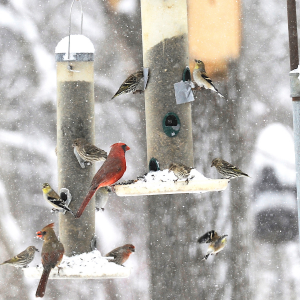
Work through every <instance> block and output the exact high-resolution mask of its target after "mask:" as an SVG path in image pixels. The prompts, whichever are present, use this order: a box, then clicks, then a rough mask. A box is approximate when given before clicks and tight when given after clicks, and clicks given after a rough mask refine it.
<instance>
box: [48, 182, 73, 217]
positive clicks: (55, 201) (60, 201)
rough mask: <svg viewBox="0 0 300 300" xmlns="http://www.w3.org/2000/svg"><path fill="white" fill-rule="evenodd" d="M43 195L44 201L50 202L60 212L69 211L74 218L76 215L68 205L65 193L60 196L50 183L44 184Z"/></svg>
mask: <svg viewBox="0 0 300 300" xmlns="http://www.w3.org/2000/svg"><path fill="white" fill-rule="evenodd" d="M43 195H44V199H45V200H46V201H48V202H49V203H50V204H51V205H52V206H54V208H55V209H56V210H58V211H61V210H66V211H69V212H70V213H71V214H72V215H73V216H74V213H73V212H72V211H71V209H70V208H69V207H68V206H67V205H66V200H67V195H66V194H65V193H61V195H60V196H58V194H57V193H56V192H55V191H54V190H53V189H52V187H51V186H50V184H49V183H44V184H43Z"/></svg>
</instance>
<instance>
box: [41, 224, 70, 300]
mask: <svg viewBox="0 0 300 300" xmlns="http://www.w3.org/2000/svg"><path fill="white" fill-rule="evenodd" d="M53 227H54V223H51V224H49V225H47V226H45V227H44V228H43V229H42V230H41V231H38V232H37V233H36V234H37V237H39V238H43V239H44V243H43V248H42V254H41V256H42V264H43V268H44V270H43V274H42V277H41V280H40V283H39V286H38V288H37V290H36V294H35V296H36V297H40V298H43V297H44V295H45V290H46V286H47V281H48V277H49V274H50V272H51V269H53V268H55V267H56V266H58V265H59V264H60V262H61V260H62V258H63V255H64V252H65V249H64V246H63V244H62V243H61V242H60V241H59V240H58V239H57V237H56V235H55V232H54V230H53Z"/></svg>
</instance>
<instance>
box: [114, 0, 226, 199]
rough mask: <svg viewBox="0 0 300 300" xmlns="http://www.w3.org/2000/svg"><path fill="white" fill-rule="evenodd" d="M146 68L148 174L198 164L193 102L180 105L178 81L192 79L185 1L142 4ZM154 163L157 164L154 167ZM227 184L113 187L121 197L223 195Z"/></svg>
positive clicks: (157, 0) (158, 0)
mask: <svg viewBox="0 0 300 300" xmlns="http://www.w3.org/2000/svg"><path fill="white" fill-rule="evenodd" d="M141 13H142V35H143V64H144V67H147V68H149V70H150V78H149V81H148V85H147V89H146V90H145V92H144V95H145V114H146V136H147V161H148V165H149V167H150V170H155V166H156V165H158V166H159V168H156V169H157V170H159V169H160V170H164V169H167V168H168V166H169V165H170V164H171V163H174V162H175V163H182V164H184V165H186V166H189V167H193V166H194V157H193V138H192V117H191V103H190V102H189V101H180V104H177V103H176V98H175V91H174V83H177V82H180V81H183V82H185V81H186V80H189V79H190V71H189V68H187V67H186V66H188V64H189V52H188V20H187V3H186V0H168V1H161V0H153V1H148V0H141ZM155 162H156V163H155ZM227 184H228V180H222V179H216V180H214V179H210V180H202V179H201V180H196V179H194V180H191V181H189V183H188V184H186V183H185V182H175V183H174V182H173V181H168V182H165V183H163V184H160V186H159V188H157V185H156V184H153V183H152V184H151V183H146V184H145V183H144V182H141V181H136V182H133V183H132V182H130V183H128V184H126V183H125V184H119V185H115V192H116V194H117V195H118V196H138V195H157V194H175V193H203V192H208V191H220V190H224V189H225V188H226V187H227Z"/></svg>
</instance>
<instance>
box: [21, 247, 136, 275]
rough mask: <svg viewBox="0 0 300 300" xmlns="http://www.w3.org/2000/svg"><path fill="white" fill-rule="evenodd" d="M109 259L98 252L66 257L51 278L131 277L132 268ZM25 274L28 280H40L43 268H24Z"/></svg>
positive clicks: (39, 266)
mask: <svg viewBox="0 0 300 300" xmlns="http://www.w3.org/2000/svg"><path fill="white" fill-rule="evenodd" d="M107 259H108V258H107V257H102V256H101V254H100V252H99V251H98V250H94V251H92V252H89V253H83V254H80V255H76V256H71V257H67V256H64V257H63V260H62V262H61V264H60V265H59V267H60V268H61V269H60V271H59V275H58V271H57V268H55V269H54V270H52V271H51V273H50V277H49V278H53V279H68V278H89V279H98V278H101V277H103V278H116V277H117V278H124V277H128V276H129V275H130V268H126V267H123V266H120V265H117V264H115V263H111V262H108V260H107ZM23 270H24V274H25V276H26V277H28V278H38V279H39V278H40V277H41V275H42V272H43V266H42V264H41V265H38V266H37V267H35V268H24V269H23Z"/></svg>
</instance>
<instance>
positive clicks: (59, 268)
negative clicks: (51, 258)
mask: <svg viewBox="0 0 300 300" xmlns="http://www.w3.org/2000/svg"><path fill="white" fill-rule="evenodd" d="M62 269H63V268H62V267H57V275H59V271H60V270H62Z"/></svg>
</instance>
